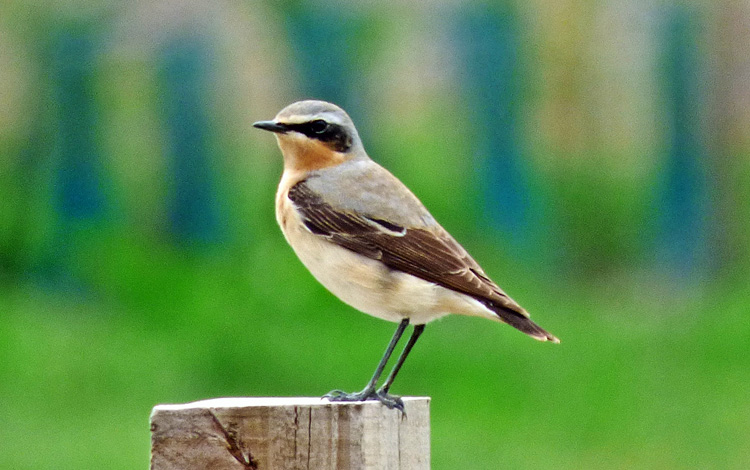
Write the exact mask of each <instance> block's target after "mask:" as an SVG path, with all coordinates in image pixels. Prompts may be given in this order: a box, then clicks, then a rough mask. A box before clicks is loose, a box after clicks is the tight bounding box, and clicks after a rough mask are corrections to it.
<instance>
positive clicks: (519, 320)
mask: <svg viewBox="0 0 750 470" xmlns="http://www.w3.org/2000/svg"><path fill="white" fill-rule="evenodd" d="M481 301H482V303H484V304H485V305H486V306H487V308H489V309H490V310H492V311H493V312H495V313H496V314H497V316H498V317H500V320H502V321H503V322H504V323H507V324H508V325H510V326H512V327H513V328H515V329H517V330H519V331H522V332H524V333H526V334H527V335H529V336H531V337H532V338H534V339H537V340H539V341H551V342H553V343H559V342H560V340H559V339H558V338H557V337H556V336H555V335H553V334H551V333H548V332H547V331H546V330H545V329H544V328H542V327H541V326H539V325H537V324H536V323H534V322H533V321H531V320H530V319H529V318H528V317H527V316H525V315H523V314H521V313H519V312H516V311H515V310H511V309H510V308H508V307H504V306H500V305H497V304H496V303H494V302H491V301H487V300H481Z"/></svg>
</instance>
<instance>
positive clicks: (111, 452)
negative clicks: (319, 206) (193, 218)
mask: <svg viewBox="0 0 750 470" xmlns="http://www.w3.org/2000/svg"><path fill="white" fill-rule="evenodd" d="M279 238H280V237H279ZM281 243H283V242H281V241H280V243H279V244H276V243H274V244H273V246H268V247H265V248H264V249H260V250H259V251H258V252H257V253H259V254H263V256H262V257H261V258H260V259H259V260H258V261H259V265H262V266H264V268H263V269H262V270H261V269H260V268H259V267H256V268H251V270H250V272H249V273H248V272H246V273H245V277H246V281H247V282H237V281H236V280H237V279H238V278H241V277H242V275H241V274H240V272H239V270H241V269H242V268H240V267H239V263H236V262H235V261H234V260H232V259H231V257H213V258H212V259H211V262H206V260H203V262H193V266H192V267H186V266H185V261H184V260H183V262H181V263H178V262H176V261H175V260H170V261H168V262H165V261H164V260H151V261H150V268H151V271H150V272H151V274H150V276H151V278H146V279H142V278H140V275H136V274H133V278H132V279H131V281H132V282H133V283H143V284H144V285H146V284H149V283H152V282H154V279H159V278H161V277H164V278H170V279H171V283H170V284H171V285H173V286H174V290H173V291H171V292H162V291H160V290H158V289H154V290H153V291H152V292H151V294H150V295H146V296H144V295H139V296H137V297H134V296H130V295H128V294H127V292H128V290H129V289H132V288H133V287H132V285H131V286H129V285H128V284H127V283H123V284H122V285H116V286H113V287H110V290H109V291H108V292H106V295H102V294H101V293H99V294H97V293H93V292H90V293H89V294H88V295H84V296H81V295H71V294H54V293H50V292H47V293H44V292H43V291H40V290H39V289H37V288H35V287H31V286H29V285H26V284H22V283H16V284H8V285H3V286H2V292H0V302H2V305H1V306H0V309H2V311H3V312H4V314H3V321H2V322H1V323H0V356H2V358H3V361H2V363H1V364H0V396H2V397H3V412H2V414H3V421H4V424H5V425H4V426H2V427H1V430H0V440H1V441H2V442H3V443H4V444H3V448H4V450H3V452H2V453H0V467H2V468H14V469H25V468H29V469H31V468H40V467H41V466H52V467H54V468H71V469H72V468H102V467H106V468H112V469H117V468H123V469H125V468H137V467H142V466H144V465H145V464H146V461H147V459H148V450H149V429H148V415H149V412H150V409H151V407H152V406H153V405H155V404H157V403H175V402H186V401H192V400H198V399H203V398H209V397H217V396H243V395H254V396H264V395H282V396H283V395H312V396H318V395H322V394H324V393H326V392H327V391H328V390H330V389H332V388H343V389H351V390H355V389H359V388H361V386H362V385H363V384H364V382H365V381H366V380H367V378H368V377H369V375H370V373H371V372H372V368H374V366H375V363H376V362H377V359H378V358H379V355H380V353H381V352H382V349H383V347H384V346H385V343H386V342H387V339H388V338H389V336H390V334H391V330H392V329H393V325H392V324H389V323H386V322H382V321H380V320H377V319H373V318H370V317H368V316H365V315H362V314H359V313H357V312H355V311H353V310H352V309H350V308H349V307H347V306H345V305H343V304H341V303H340V302H339V301H338V300H336V299H335V298H333V297H332V296H331V295H330V294H328V293H326V292H324V291H323V288H322V287H320V286H318V285H317V283H316V282H315V281H314V280H313V279H312V278H311V277H310V276H309V274H307V273H306V272H305V271H304V268H302V267H301V266H298V265H296V264H293V263H287V261H289V260H288V259H287V258H290V257H292V256H293V254H292V253H291V250H289V249H288V248H282V245H281ZM277 245H278V246H277ZM485 250H489V247H484V249H480V250H479V251H480V252H482V253H483V252H484V251H485ZM187 263H188V264H190V261H188V262H187ZM134 264H135V265H136V266H137V262H135V263H134ZM155 266H161V268H158V269H154V268H155ZM274 266H277V268H274ZM295 266H296V267H295ZM122 268H123V267H122V266H115V268H114V269H116V270H117V271H118V272H120V273H123V272H125V273H126V274H127V270H123V269H122ZM493 268H494V270H495V271H496V270H497V268H498V266H492V267H488V271H489V272H491V273H492V272H493ZM245 271H246V270H245ZM136 272H137V273H145V272H149V270H143V269H134V273H136ZM516 274H518V276H517V277H515V276H514V277H513V279H512V280H511V282H510V284H511V285H512V287H513V288H514V289H513V290H511V288H510V287H509V288H508V290H510V291H511V292H512V293H513V294H514V296H516V297H517V298H519V299H521V300H525V299H528V301H527V302H525V303H526V304H527V306H528V308H529V310H531V311H532V314H533V315H534V318H535V319H537V320H538V321H539V322H540V323H541V324H543V325H544V326H545V327H547V328H549V329H550V331H552V332H554V333H555V334H557V335H559V336H560V337H561V338H562V344H561V345H559V346H555V345H550V344H540V343H536V342H534V341H531V340H529V339H528V338H526V337H524V336H523V335H521V334H518V333H517V332H515V331H513V330H512V329H511V328H509V327H507V326H504V325H499V324H497V325H496V324H491V323H488V322H486V321H483V320H480V319H470V318H460V317H450V318H447V319H444V320H441V321H439V322H436V323H434V324H431V325H430V326H428V328H427V330H426V334H425V335H424V337H423V340H422V341H421V342H420V344H419V346H418V347H417V348H416V349H415V351H414V354H413V355H412V357H410V360H409V362H407V365H406V367H405V370H404V373H403V374H402V376H401V377H399V380H398V382H397V383H396V386H395V389H394V391H395V392H396V393H401V394H411V395H429V396H431V397H432V398H433V402H432V432H433V434H432V452H433V468H435V469H444V468H445V469H447V468H477V469H478V468H498V467H505V468H608V469H609V468H738V469H739V468H747V467H748V466H749V465H750V455H749V454H748V452H747V449H748V448H750V437H749V436H750V421H748V420H747V416H750V402H748V400H747V385H748V378H747V370H750V354H748V352H749V351H748V347H747V341H746V339H747V338H748V336H749V335H750V323H748V321H747V316H746V304H747V300H748V297H747V295H746V294H747V292H746V291H744V289H743V286H742V284H741V283H740V282H739V281H737V282H734V283H733V282H732V281H731V280H727V281H725V282H722V283H718V282H717V283H715V284H714V285H710V284H709V285H703V286H702V287H701V288H700V289H697V292H696V289H694V288H691V289H685V291H684V295H677V294H676V292H678V289H673V288H671V287H670V288H668V289H664V287H666V284H664V283H666V282H668V281H666V280H661V281H660V280H658V279H652V280H651V281H650V282H648V283H646V282H643V281H642V280H638V279H633V278H628V279H619V280H618V279H609V280H608V281H607V284H608V285H609V286H608V287H604V286H602V285H595V284H592V283H589V284H585V283H582V282H580V281H575V280H571V279H565V278H558V279H557V280H556V282H551V281H552V280H553V278H554V277H553V276H550V277H549V278H548V279H545V278H544V277H543V276H538V275H536V276H535V275H534V274H533V273H524V272H520V273H516ZM104 278H105V279H106V276H104ZM127 278H128V276H127V275H123V276H120V277H118V279H127ZM506 284H508V283H506ZM181 286H182V287H181ZM292 286H293V289H292ZM113 293H114V295H112V294H113ZM532 293H533V295H532ZM118 296H119V297H120V299H119V300H115V301H113V300H112V299H117V297H118ZM128 299H137V301H133V302H130V301H128ZM649 307H650V308H649ZM654 308H656V309H660V310H661V314H659V315H655V314H654V311H655V310H654Z"/></svg>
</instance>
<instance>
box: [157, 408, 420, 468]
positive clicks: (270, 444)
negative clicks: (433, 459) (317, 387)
mask: <svg viewBox="0 0 750 470" xmlns="http://www.w3.org/2000/svg"><path fill="white" fill-rule="evenodd" d="M403 400H404V405H405V408H406V416H404V415H402V414H401V412H399V411H397V410H391V409H388V408H386V407H385V406H384V405H382V404H381V403H379V402H373V401H368V402H355V403H332V402H328V401H326V400H323V399H320V398H302V397H272V398H217V399H213V400H204V401H198V402H194V403H187V404H182V405H158V406H156V407H154V409H153V412H152V414H151V470H177V469H179V470H191V469H196V470H197V469H201V470H203V469H207V468H210V469H212V470H224V469H226V470H230V469H261V470H282V469H285V470H286V469H321V470H324V469H342V470H343V469H378V470H385V469H391V470H427V469H429V468H430V412H429V406H430V399H429V398H428V397H408V398H404V399H403Z"/></svg>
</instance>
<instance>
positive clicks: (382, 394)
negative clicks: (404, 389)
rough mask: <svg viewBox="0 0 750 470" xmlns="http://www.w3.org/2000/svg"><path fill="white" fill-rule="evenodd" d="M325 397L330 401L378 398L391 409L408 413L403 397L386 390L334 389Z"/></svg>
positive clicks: (324, 396)
mask: <svg viewBox="0 0 750 470" xmlns="http://www.w3.org/2000/svg"><path fill="white" fill-rule="evenodd" d="M323 398H325V399H327V400H328V401H367V400H377V401H379V402H380V403H382V404H384V405H385V406H387V407H388V408H390V409H394V408H395V409H397V410H399V411H400V412H401V413H403V414H404V415H406V411H405V410H404V402H403V400H401V397H399V396H397V395H390V394H389V393H388V392H386V391H384V390H382V389H381V390H377V391H375V390H373V389H367V388H366V389H364V390H362V391H361V392H354V393H346V392H344V391H343V390H332V391H330V392H328V393H326V394H325V395H323Z"/></svg>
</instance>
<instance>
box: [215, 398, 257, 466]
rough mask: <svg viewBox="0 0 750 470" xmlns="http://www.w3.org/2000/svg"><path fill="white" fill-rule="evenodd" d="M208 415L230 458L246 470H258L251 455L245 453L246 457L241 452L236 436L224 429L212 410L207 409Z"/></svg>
mask: <svg viewBox="0 0 750 470" xmlns="http://www.w3.org/2000/svg"><path fill="white" fill-rule="evenodd" d="M208 414H209V415H211V419H212V420H213V422H214V425H216V428H217V429H218V430H219V431H221V434H222V435H223V436H224V440H225V441H226V444H227V450H228V451H229V453H230V454H231V455H232V457H234V459H235V460H236V461H237V462H239V463H240V464H242V466H243V467H245V468H246V469H248V470H258V462H256V461H255V459H254V458H253V454H252V453H250V451H248V452H247V455H245V453H244V452H242V449H241V448H240V445H239V443H238V442H237V436H236V435H235V432H234V431H229V430H228V429H227V428H225V427H224V425H223V424H221V421H219V418H218V417H217V416H216V414H215V413H214V410H212V409H210V408H209V409H208Z"/></svg>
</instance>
